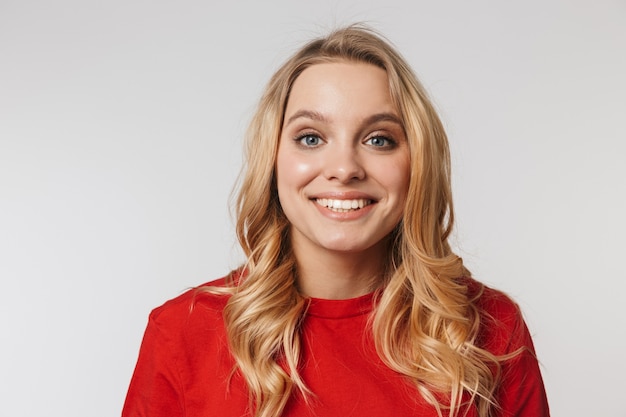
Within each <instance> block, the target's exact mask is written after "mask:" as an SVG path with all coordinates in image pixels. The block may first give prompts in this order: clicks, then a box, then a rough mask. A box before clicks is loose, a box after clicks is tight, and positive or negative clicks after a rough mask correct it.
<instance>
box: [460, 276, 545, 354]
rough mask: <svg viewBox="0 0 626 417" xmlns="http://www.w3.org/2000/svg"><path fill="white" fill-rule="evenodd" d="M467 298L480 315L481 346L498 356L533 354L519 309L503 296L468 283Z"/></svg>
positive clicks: (497, 291)
mask: <svg viewBox="0 0 626 417" xmlns="http://www.w3.org/2000/svg"><path fill="white" fill-rule="evenodd" d="M467 287H468V294H469V295H470V298H473V299H474V305H475V306H476V308H477V310H478V313H479V315H480V323H481V324H480V331H479V336H478V343H479V344H480V345H481V346H482V347H484V348H486V349H487V350H489V351H490V352H491V353H493V354H495V355H504V354H507V353H511V352H513V351H515V350H517V349H519V348H527V349H530V350H531V351H532V350H533V347H532V341H531V338H530V334H529V332H528V329H527V327H526V323H525V322H524V317H523V315H522V311H521V310H520V307H519V305H518V304H517V303H516V302H515V301H514V300H513V299H512V298H511V297H509V296H508V295H507V294H505V293H504V292H502V291H500V290H497V289H494V288H491V287H488V286H486V285H484V284H482V283H480V282H478V281H476V280H474V279H472V278H468V279H467Z"/></svg>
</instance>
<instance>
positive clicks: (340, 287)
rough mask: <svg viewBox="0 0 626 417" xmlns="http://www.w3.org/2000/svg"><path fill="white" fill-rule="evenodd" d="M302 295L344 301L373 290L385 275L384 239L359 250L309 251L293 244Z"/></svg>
mask: <svg viewBox="0 0 626 417" xmlns="http://www.w3.org/2000/svg"><path fill="white" fill-rule="evenodd" d="M293 250H294V255H295V257H296V264H297V268H298V276H297V284H298V289H299V291H300V293H302V295H304V296H307V297H313V298H324V299H329V300H341V299H348V298H355V297H359V296H361V295H365V294H368V293H370V292H372V291H374V290H375V289H376V288H377V287H378V285H379V284H380V282H381V280H382V276H383V274H384V259H385V254H386V253H387V250H386V244H385V242H380V243H378V244H376V245H374V246H373V247H371V248H368V249H366V250H364V251H360V252H356V253H353V252H339V251H329V250H317V251H309V250H304V248H302V247H298V248H296V247H294V248H293Z"/></svg>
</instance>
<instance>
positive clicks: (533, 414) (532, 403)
mask: <svg viewBox="0 0 626 417" xmlns="http://www.w3.org/2000/svg"><path fill="white" fill-rule="evenodd" d="M512 304H513V303H512ZM512 307H513V308H512V310H513V311H512V312H511V315H510V316H509V317H510V318H511V321H509V323H508V324H509V326H510V327H509V326H506V327H508V328H509V331H510V336H509V340H508V343H507V346H506V348H505V352H504V353H505V354H506V353H513V352H516V351H517V350H518V349H521V352H520V353H519V354H517V355H515V356H514V357H513V358H511V359H508V360H505V361H504V362H503V363H502V369H501V384H500V387H499V396H498V401H499V406H500V413H499V414H498V415H499V416H500V417H549V416H550V411H549V408H548V400H547V396H546V391H545V388H544V384H543V379H542V377H541V372H540V369H539V362H538V360H537V356H536V354H535V349H534V346H533V341H532V338H531V336H530V332H529V331H528V328H527V326H526V323H525V322H524V319H523V317H522V314H521V311H520V310H519V307H517V305H515V304H513V305H512ZM507 321H508V320H507Z"/></svg>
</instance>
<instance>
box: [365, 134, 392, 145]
mask: <svg viewBox="0 0 626 417" xmlns="http://www.w3.org/2000/svg"><path fill="white" fill-rule="evenodd" d="M365 143H366V144H367V145H372V146H374V147H376V148H389V147H392V146H393V145H394V142H393V141H392V140H391V139H388V138H386V137H384V136H373V137H371V138H369V139H368V140H366V141H365Z"/></svg>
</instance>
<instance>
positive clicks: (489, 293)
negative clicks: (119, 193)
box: [122, 279, 549, 417]
mask: <svg viewBox="0 0 626 417" xmlns="http://www.w3.org/2000/svg"><path fill="white" fill-rule="evenodd" d="M223 284H224V281H223V279H222V280H218V281H215V282H212V283H210V284H207V285H218V286H219V285H223ZM470 284H471V286H473V287H477V286H478V285H477V284H476V282H475V281H470ZM194 295H195V299H194ZM227 300H228V296H220V295H212V294H206V293H200V294H198V293H196V292H195V291H194V290H191V291H189V292H187V293H185V294H183V295H181V296H179V297H177V298H175V299H173V300H170V301H168V302H167V303H165V304H164V305H163V306H161V307H159V308H157V309H155V310H154V311H153V312H152V314H151V315H150V319H149V322H148V327H147V329H146V333H145V335H144V339H143V342H142V345H141V350H140V352H139V359H138V361H137V366H136V368H135V372H134V375H133V378H132V380H131V383H130V388H129V390H128V394H127V397H126V402H125V404H124V409H123V411H122V416H123V417H139V416H142V417H178V416H186V417H218V416H219V417H248V416H252V414H251V413H250V410H249V401H248V392H247V388H246V384H245V382H244V380H243V378H242V377H241V376H240V375H239V374H237V373H235V374H234V375H233V376H232V377H230V376H231V373H232V370H233V366H234V361H233V359H232V357H231V355H230V352H229V350H228V342H227V337H226V332H225V329H224V321H223V319H222V310H223V308H224V306H225V304H226V301H227ZM372 300H373V296H372V295H371V294H370V295H366V296H363V297H359V298H354V299H349V300H321V299H312V300H311V305H310V307H309V309H308V312H307V315H306V318H305V320H304V323H303V326H302V338H303V352H302V371H301V372H302V377H303V379H304V381H305V382H306V384H307V385H308V387H309V388H310V389H311V390H312V391H313V393H314V394H315V397H314V399H313V400H312V401H310V402H309V404H308V405H307V404H305V402H304V401H303V400H302V399H301V398H300V396H294V397H293V398H292V399H291V401H290V402H289V404H288V406H287V408H286V410H285V411H284V413H283V417H292V416H293V417H295V416H298V417H303V416H311V417H313V416H315V417H337V416H342V417H347V416H355V417H369V416H371V417H381V416H420V417H436V416H437V412H436V411H435V409H434V408H433V407H432V406H430V405H429V404H428V403H426V402H425V401H424V400H423V399H422V398H421V396H420V395H419V393H418V392H417V390H416V389H415V388H414V387H413V386H412V385H409V384H408V383H407V382H406V381H405V379H404V378H403V377H402V376H401V375H399V374H398V373H396V372H394V371H392V370H391V369H389V368H388V367H387V366H386V365H384V364H383V363H382V361H381V360H380V358H379V357H378V355H377V354H376V351H375V348H374V345H373V342H372V340H371V337H370V336H369V335H368V334H367V331H366V329H367V319H368V315H369V313H370V312H371V310H372ZM479 304H480V308H481V309H482V310H483V311H484V315H485V317H488V316H491V317H492V318H491V319H489V320H484V321H483V323H484V324H483V327H482V329H481V333H480V339H481V343H482V344H483V347H485V348H486V349H488V350H489V351H490V352H492V353H494V354H496V355H501V354H504V353H507V352H512V351H515V350H516V349H517V348H519V347H520V346H526V347H528V348H529V351H527V352H525V353H522V354H520V355H519V356H517V357H516V358H514V359H512V360H510V361H508V362H506V363H505V364H504V365H503V379H502V383H501V385H500V387H499V390H498V402H499V404H500V406H501V410H500V412H499V414H497V415H498V416H501V417H513V416H515V417H547V416H549V411H548V404H547V399H546V394H545V390H544V386H543V382H542V379H541V374H540V372H539V366H538V363H537V360H536V358H535V356H534V353H532V352H534V350H533V345H532V340H531V338H530V335H529V333H528V330H527V328H526V325H525V323H524V321H523V319H522V316H521V313H520V311H519V308H518V307H517V305H516V304H514V303H513V302H512V301H511V300H510V299H509V298H508V297H506V296H505V295H503V294H502V293H500V292H497V291H495V290H492V289H489V288H486V289H485V292H484V293H483V295H482V296H481V298H480V299H479ZM192 305H193V308H191V306H192ZM229 378H230V383H229ZM461 415H463V414H462V413H461ZM467 415H468V417H470V416H476V413H475V410H473V409H471V410H469V413H468V414H467Z"/></svg>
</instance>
